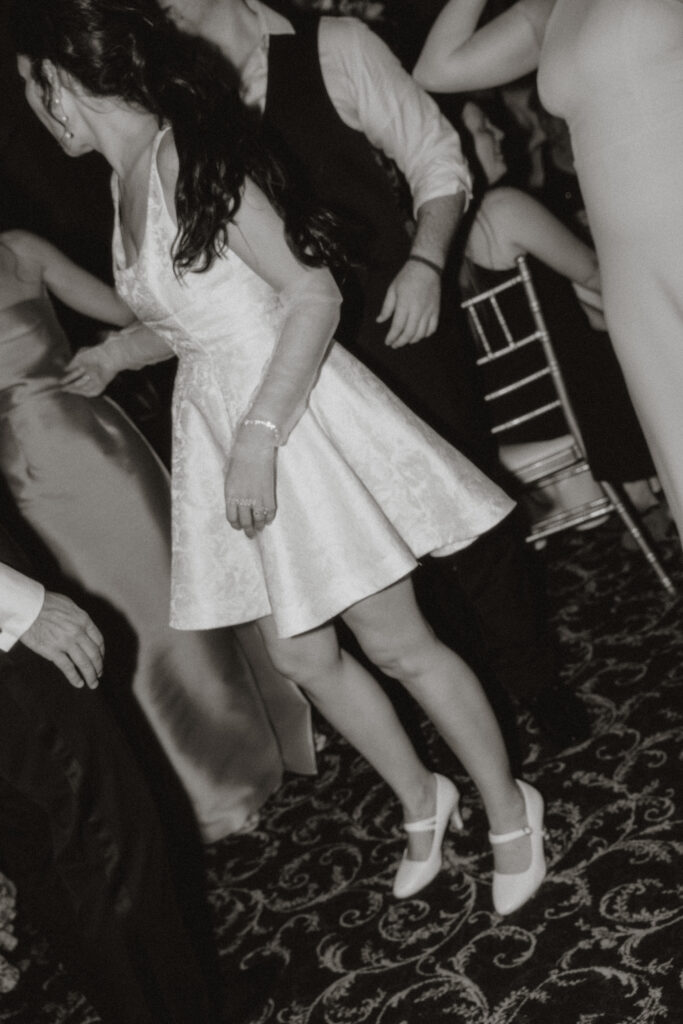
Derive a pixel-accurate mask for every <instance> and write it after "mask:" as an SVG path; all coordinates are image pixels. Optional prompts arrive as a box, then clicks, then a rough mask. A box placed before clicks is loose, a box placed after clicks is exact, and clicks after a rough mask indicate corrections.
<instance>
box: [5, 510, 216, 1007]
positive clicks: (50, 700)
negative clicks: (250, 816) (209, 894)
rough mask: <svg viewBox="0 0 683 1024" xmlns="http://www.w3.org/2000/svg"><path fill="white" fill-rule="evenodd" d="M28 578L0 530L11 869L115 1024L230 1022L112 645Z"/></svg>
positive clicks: (70, 605)
mask: <svg viewBox="0 0 683 1024" xmlns="http://www.w3.org/2000/svg"><path fill="white" fill-rule="evenodd" d="M26 568H27V565H26V562H25V558H24V556H23V553H22V552H21V551H20V550H19V549H18V547H17V546H16V544H14V542H13V541H12V539H11V538H10V537H9V536H8V535H7V534H6V533H5V531H4V530H3V529H2V527H1V526H0V865H2V868H3V870H4V871H6V872H7V874H8V875H9V877H10V878H11V879H12V880H13V881H14V882H15V883H16V884H17V886H18V889H19V899H20V900H21V901H22V903H23V904H25V905H27V907H28V908H29V916H30V917H31V918H32V919H33V920H34V921H35V922H36V923H39V924H40V925H41V927H42V928H43V929H44V930H45V932H46V934H48V935H49V936H50V937H51V938H52V940H53V945H54V948H55V951H56V953H57V955H58V956H60V958H61V959H63V960H64V962H65V963H66V965H67V966H68V968H69V970H70V972H71V973H72V975H74V977H75V978H76V980H77V982H78V983H79V984H80V986H81V988H82V990H83V992H84V993H85V994H86V995H87V996H88V997H89V999H90V1000H91V1002H92V1003H93V1005H94V1007H95V1008H96V1009H97V1010H98V1012H99V1013H100V1015H101V1017H102V1020H103V1021H105V1022H107V1024H123V1022H125V1024H209V1022H214V1021H217V1020H218V1016H217V1014H215V1013H214V1012H213V1010H212V1008H211V1006H210V1001H209V997H208V994H207V988H206V983H205V980H204V978H203V975H202V971H201V969H200V967H199V966H198V963H197V960H196V957H195V950H194V948H193V945H192V943H191V940H190V938H189V937H188V935H187V933H186V931H185V927H184V925H183V923H182V922H181V919H180V913H179V910H178V906H177V903H176V898H175V893H174V889H173V885H172V882H171V878H170V871H169V868H168V865H167V861H166V851H165V848H164V839H163V836H162V832H161V827H160V824H159V822H158V819H157V814H156V811H155V808H154V805H153V804H152V801H151V799H150V796H149V794H148V792H147V786H146V784H145V782H144V780H143V778H142V777H141V775H140V771H139V769H138V767H137V764H136V763H135V762H134V760H133V757H132V755H131V753H130V751H129V750H128V747H127V745H126V743H125V740H124V739H123V736H122V735H121V733H120V732H119V731H118V728H117V727H116V725H115V723H114V721H113V720H112V718H111V716H110V714H109V713H108V711H107V709H106V707H105V706H104V704H103V703H102V702H101V701H100V697H99V694H98V693H93V692H89V691H92V690H94V689H96V688H97V685H98V680H99V676H100V674H101V672H102V665H103V655H104V643H103V640H102V635H101V633H100V632H99V630H98V629H97V627H96V626H95V625H94V623H93V622H92V620H91V619H90V618H89V616H88V615H86V613H85V612H83V611H82V610H81V609H80V608H78V606H77V605H75V604H74V602H73V601H71V600H70V599H69V598H68V597H65V596H64V595H62V594H57V593H52V592H49V591H45V590H44V588H43V587H42V585H41V584H40V583H38V582H36V580H35V579H33V578H32V576H30V575H27V574H26V573H25V572H23V571H20V570H23V569H26ZM69 684H70V685H69Z"/></svg>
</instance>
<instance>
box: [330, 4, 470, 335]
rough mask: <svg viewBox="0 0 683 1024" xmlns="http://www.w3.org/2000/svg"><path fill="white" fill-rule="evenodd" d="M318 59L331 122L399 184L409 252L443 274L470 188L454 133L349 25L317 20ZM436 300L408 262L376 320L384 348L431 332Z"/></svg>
mask: <svg viewBox="0 0 683 1024" xmlns="http://www.w3.org/2000/svg"><path fill="white" fill-rule="evenodd" d="M320 58H321V67H322V70H323V75H324V78H325V84H326V86H327V88H328V91H329V94H330V98H331V100H332V102H333V104H334V106H335V108H336V109H337V111H338V113H339V116H340V117H341V118H342V120H343V121H344V122H345V123H346V124H347V125H349V127H352V128H355V129H356V130H357V131H362V132H363V133H364V134H365V136H366V137H367V139H368V141H369V142H370V143H371V145H373V146H375V147H376V148H378V149H381V150H382V151H383V152H384V153H386V155H387V156H389V157H390V158H391V159H393V160H394V161H395V162H396V164H397V165H398V167H399V168H400V169H401V171H402V172H403V174H404V175H405V177H406V181H407V182H408V186H409V188H410V191H411V195H412V199H413V209H414V213H415V218H416V223H417V233H416V236H415V238H414V241H413V245H412V253H414V254H415V255H416V256H422V257H423V258H426V259H428V260H429V261H430V262H431V263H434V264H435V265H436V267H437V268H439V267H443V265H444V262H445V258H446V254H447V253H448V250H449V248H450V245H451V241H452V238H453V235H454V233H455V230H456V228H457V226H458V224H459V221H460V218H461V216H462V212H463V210H464V208H465V204H466V201H467V197H468V196H469V194H470V188H471V181H470V175H469V171H468V168H467V164H466V161H465V159H464V157H463V155H462V151H461V147H460V140H459V137H458V135H457V133H456V132H455V130H454V129H453V128H452V127H451V125H450V124H449V123H448V121H447V120H446V119H445V118H444V117H443V115H442V114H441V112H440V111H439V109H438V107H437V106H436V104H435V103H434V101H433V100H432V99H431V97H429V96H427V94H426V93H425V92H424V91H423V90H422V89H421V88H420V86H419V85H418V84H417V83H416V82H415V81H414V80H413V79H412V78H411V76H410V75H409V74H408V73H407V72H406V71H405V70H404V68H403V67H402V66H401V64H400V63H399V61H398V60H397V58H396V57H395V56H394V54H393V53H392V52H391V51H390V50H389V48H388V47H387V46H386V45H385V44H384V43H383V42H382V40H380V39H379V38H378V37H377V36H376V35H375V34H374V33H373V32H371V31H370V30H369V29H368V28H367V27H366V26H364V25H363V24H362V23H360V22H358V21H356V20H355V19H350V18H341V19H323V22H322V25H321V35H320ZM440 300H441V282H440V278H439V273H438V270H434V269H433V268H430V267H429V266H428V265H427V264H422V265H420V264H419V261H417V260H410V261H409V262H408V263H407V264H406V265H405V266H404V267H403V268H402V270H401V271H400V272H399V274H398V275H397V276H396V278H395V279H394V281H393V282H392V284H391V286H390V288H389V290H388V292H387V297H386V302H385V304H384V307H383V309H382V311H381V313H380V317H379V319H380V320H387V319H389V317H392V318H393V319H392V325H391V328H390V331H389V334H388V336H387V344H389V345H393V346H398V345H405V344H409V343H411V342H414V341H419V340H420V338H421V337H426V336H427V334H429V333H432V332H433V330H434V329H435V328H436V324H437V323H438V316H439V305H440Z"/></svg>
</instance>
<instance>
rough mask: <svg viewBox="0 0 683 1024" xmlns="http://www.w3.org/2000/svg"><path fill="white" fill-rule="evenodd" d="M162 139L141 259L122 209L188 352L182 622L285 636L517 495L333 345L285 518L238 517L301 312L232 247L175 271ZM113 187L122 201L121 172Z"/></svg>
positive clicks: (154, 312) (294, 435)
mask: <svg viewBox="0 0 683 1024" xmlns="http://www.w3.org/2000/svg"><path fill="white" fill-rule="evenodd" d="M162 136H163V132H161V133H160V134H159V135H158V137H157V139H156V143H155V147H154V151H153V158H152V162H151V168H150V179H149V181H150V184H149V193H148V199H147V220H146V224H145V230H144V240H143V243H142V246H141V249H140V252H139V255H138V258H137V260H136V261H135V262H134V263H133V264H131V265H128V266H127V265H126V262H125V253H124V249H123V244H122V238H121V233H120V225H119V221H118V206H117V217H116V222H115V234H114V278H115V282H116V287H117V290H118V291H119V293H120V294H121V296H122V297H123V299H124V301H125V302H126V303H127V304H128V305H129V306H130V308H131V309H133V310H134V311H135V313H136V315H137V317H138V319H140V320H141V321H143V322H145V323H147V325H148V326H150V327H151V328H152V329H153V330H154V331H155V332H156V333H157V334H159V335H160V337H162V338H163V339H164V340H165V341H166V342H167V344H168V345H169V346H170V347H171V348H172V349H174V351H175V352H177V354H178V357H179V362H178V373H177V376H176V382H175V391H174V400H173V421H174V433H173V469H172V488H173V574H172V594H171V613H172V618H171V621H172V622H174V623H175V624H176V625H179V626H181V627H184V628H188V627H191V626H195V627H200V626H217V625H227V624H231V623H236V622H242V621H246V620H249V619H253V618H256V617H260V616H265V615H269V614H271V615H272V616H273V620H274V624H275V628H276V630H277V632H278V634H279V635H280V636H283V637H287V636H292V635H296V634H298V633H303V632H306V631H308V630H311V629H314V628H315V627H316V626H318V625H321V624H323V623H325V622H327V621H328V620H330V619H331V618H333V617H334V616H336V615H338V614H339V613H341V612H342V611H344V610H345V609H347V608H349V607H350V606H351V605H353V604H355V603H357V602H358V601H360V600H362V599H363V598H366V597H368V596H370V595H372V594H375V593H377V592H378V591H380V590H382V589H384V588H385V587H388V586H389V585H391V584H392V583H394V582H396V581H397V580H399V579H401V578H402V577H404V576H406V575H407V574H408V573H410V572H411V571H412V570H413V569H414V568H415V566H416V564H417V559H418V558H419V557H420V556H422V555H424V554H427V553H429V552H435V551H437V550H441V549H444V548H448V549H451V550H457V549H459V548H462V547H465V546H466V545H468V544H469V543H471V542H472V541H473V540H475V539H476V538H477V537H478V536H479V535H480V534H482V533H484V532H486V531H487V530H489V529H491V528H492V527H493V526H495V525H496V523H498V522H500V521H501V520H502V519H503V518H504V517H505V516H506V515H507V514H508V513H509V512H510V511H511V509H512V507H513V506H514V502H512V501H511V500H510V499H509V498H508V497H507V495H505V494H504V493H503V492H502V491H501V490H500V489H499V488H498V487H496V486H495V484H493V483H491V481H490V480H488V479H487V478H486V477H485V476H484V475H483V474H482V473H481V472H480V471H479V470H478V469H476V468H475V466H474V465H472V463H471V462H469V461H468V460H467V459H466V458H465V457H464V456H462V455H461V454H460V453H459V452H457V451H456V450H455V449H454V448H452V447H451V446H450V445H449V444H448V443H447V442H445V441H444V440H443V439H442V438H441V437H439V436H438V435H437V434H436V433H435V432H434V431H433V430H431V429H430V428H429V427H427V426H426V425H425V424H424V423H423V422H422V421H421V420H419V419H418V418H417V417H416V416H415V415H414V414H413V413H412V412H411V411H410V410H409V409H408V408H407V407H406V406H404V405H403V404H402V403H401V402H400V401H399V400H398V399H397V398H396V397H395V396H394V395H393V394H392V393H391V392H390V391H389V390H388V389H387V388H386V387H385V386H384V384H382V382H381V381H380V380H378V379H377V378H376V377H375V376H374V375H373V374H372V373H370V371H369V370H367V369H366V368H365V366H363V365H362V364H361V363H360V362H358V360H357V359H355V358H354V357H353V356H352V355H350V354H349V353H348V352H346V351H345V350H344V349H343V348H342V347H341V346H340V345H338V344H336V343H335V342H332V344H331V345H330V348H329V350H328V353H327V355H326V357H325V359H324V361H323V364H322V367H321V369H320V372H319V374H318V376H317V378H316V381H315V384H314V386H313V388H312V390H311V391H310V395H309V398H308V404H307V407H306V408H305V411H304V412H303V414H302V416H301V418H300V419H299V421H298V423H297V424H296V426H295V427H294V429H293V430H292V432H291V435H290V437H289V439H288V440H287V443H286V444H284V445H282V446H281V447H280V448H279V449H278V456H277V501H278V512H277V516H276V517H275V520H274V521H273V523H272V524H271V525H269V526H268V527H266V529H264V530H263V531H262V532H261V533H259V534H257V535H256V537H254V538H253V539H249V538H247V537H246V536H245V534H244V533H243V532H242V531H236V530H233V529H232V528H231V527H230V526H229V525H228V524H227V523H226V519H225V496H224V490H223V483H224V473H225V464H226V459H227V458H229V455H230V451H231V448H232V443H233V438H234V433H235V429H236V427H237V426H238V425H239V424H240V422H241V420H242V418H243V417H244V416H245V415H246V413H247V410H248V408H249V404H250V402H251V398H252V396H253V395H254V394H255V393H256V392H257V391H258V389H259V387H260V385H261V382H262V380H263V379H264V376H265V375H267V374H268V372H269V364H270V360H271V357H272V354H273V352H274V350H275V348H276V346H277V343H278V340H279V337H280V331H281V330H282V325H283V323H284V317H285V315H286V313H285V310H284V307H283V306H282V305H281V304H280V301H279V298H278V295H277V294H276V292H275V291H274V290H273V289H272V288H271V287H270V286H269V285H268V284H267V283H266V281H264V280H263V279H262V278H261V277H259V276H258V275H257V274H256V273H255V272H254V271H253V270H252V269H251V268H250V267H249V266H248V265H247V264H246V263H244V262H243V261H242V260H241V259H240V258H239V257H238V256H237V255H236V254H235V253H234V252H232V251H229V252H227V253H226V254H225V255H224V256H223V257H222V258H221V259H217V260H215V262H214V263H213V265H212V266H211V268H210V269H208V270H206V271H205V272H203V273H188V274H187V275H186V276H185V277H182V278H180V279H178V278H176V276H175V275H174V273H173V267H172V263H171V251H172V247H173V243H174V239H175V236H176V227H175V224H174V223H173V221H172V219H171V216H170V214H169V213H168V210H167V209H166V203H165V200H164V195H163V189H162V185H161V182H160V180H159V174H158V170H157V164H156V150H157V148H158V145H159V143H160V140H161V138H162ZM113 186H114V199H115V203H116V200H117V197H118V189H117V180H116V178H115V177H114V179H113ZM116 205H117V204H116ZM270 385H271V387H275V386H276V385H275V384H273V382H272V378H271V380H270ZM298 398H302V399H305V391H304V392H302V395H301V396H298Z"/></svg>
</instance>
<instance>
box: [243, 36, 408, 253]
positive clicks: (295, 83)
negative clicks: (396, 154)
mask: <svg viewBox="0 0 683 1024" xmlns="http://www.w3.org/2000/svg"><path fill="white" fill-rule="evenodd" d="M319 24H320V21H319V19H318V18H311V17H301V18H296V19H295V28H296V33H295V34H294V35H275V36H271V37H270V42H269V57H268V90H267V94H266V105H265V112H264V117H263V128H264V131H265V133H266V137H267V139H268V141H269V144H270V145H271V146H272V147H273V149H274V150H275V151H276V152H279V153H281V154H282V157H283V159H284V161H285V163H286V167H287V170H288V173H290V174H291V175H292V177H293V179H294V181H295V182H296V184H297V187H298V188H300V189H303V190H304V193H305V194H308V195H314V196H315V197H316V200H317V201H318V202H319V203H320V205H321V206H325V207H328V208H329V209H330V210H332V211H333V212H335V213H337V214H338V215H340V216H341V217H342V218H343V219H344V221H345V222H346V223H349V222H350V223H351V224H352V225H356V226H357V227H358V229H359V236H362V241H361V243H360V245H361V248H362V250H364V251H361V256H362V258H363V259H364V261H365V262H367V263H368V264H369V265H370V266H373V265H375V264H378V263H379V264H391V265H400V264H401V263H402V262H403V261H404V260H405V257H406V255H407V252H408V249H409V246H410V240H409V237H408V234H407V231H406V228H405V217H404V214H403V213H402V211H401V209H400V204H399V201H398V199H397V197H396V195H395V192H394V189H393V187H392V184H391V182H390V180H389V177H388V175H387V173H386V171H385V170H384V168H383V167H382V166H381V165H380V163H379V161H378V159H377V157H376V155H375V154H374V152H373V148H372V146H371V144H370V143H369V142H368V140H367V138H366V136H365V135H364V134H363V133H362V132H359V131H355V130H354V129H353V128H349V127H348V125H346V124H344V122H343V121H342V119H341V118H340V117H339V114H338V113H337V111H336V109H335V107H334V104H333V103H332V101H331V99H330V97H329V95H328V92H327V89H326V87H325V82H324V80H323V76H322V71H321V68H320V59H319V55H318V28H319Z"/></svg>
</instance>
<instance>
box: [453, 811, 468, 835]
mask: <svg viewBox="0 0 683 1024" xmlns="http://www.w3.org/2000/svg"><path fill="white" fill-rule="evenodd" d="M450 825H451V828H452V829H453V830H454V831H455V832H464V831H465V823H464V821H463V820H462V814H461V813H460V808H459V807H458V806H456V807H455V808H454V809H453V812H452V814H451V817H450Z"/></svg>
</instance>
